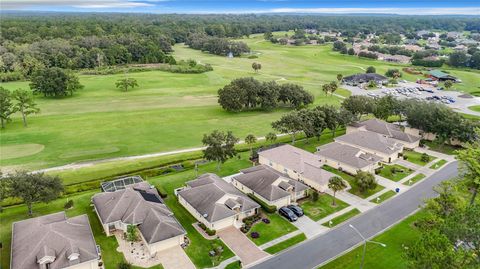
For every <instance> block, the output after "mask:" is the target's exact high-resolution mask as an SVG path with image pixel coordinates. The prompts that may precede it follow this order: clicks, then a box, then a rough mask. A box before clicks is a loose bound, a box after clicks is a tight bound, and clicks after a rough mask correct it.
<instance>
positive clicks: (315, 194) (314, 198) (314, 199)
mask: <svg viewBox="0 0 480 269" xmlns="http://www.w3.org/2000/svg"><path fill="white" fill-rule="evenodd" d="M316 201H318V192H316V191H313V192H312V202H316Z"/></svg>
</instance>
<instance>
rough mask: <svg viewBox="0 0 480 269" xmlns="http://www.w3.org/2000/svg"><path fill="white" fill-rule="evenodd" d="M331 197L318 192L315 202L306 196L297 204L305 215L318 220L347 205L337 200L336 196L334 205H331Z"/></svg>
mask: <svg viewBox="0 0 480 269" xmlns="http://www.w3.org/2000/svg"><path fill="white" fill-rule="evenodd" d="M332 199H333V197H332V196H331V195H328V194H326V193H324V194H320V195H319V196H318V200H317V201H315V202H314V201H312V200H311V199H310V198H306V199H303V200H302V201H299V204H300V206H301V207H302V209H303V212H304V213H305V215H307V216H308V217H309V218H311V219H313V220H315V221H318V220H320V219H322V218H324V217H326V216H328V215H330V214H332V213H335V212H337V211H340V210H342V209H344V208H345V207H347V206H349V204H347V203H345V202H344V201H342V200H339V199H338V198H337V199H335V201H336V206H332Z"/></svg>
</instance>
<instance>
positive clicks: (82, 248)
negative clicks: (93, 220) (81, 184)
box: [10, 212, 99, 269]
mask: <svg viewBox="0 0 480 269" xmlns="http://www.w3.org/2000/svg"><path fill="white" fill-rule="evenodd" d="M98 260H99V254H98V251H97V244H96V243H95V239H94V238H93V234H92V229H91V228H90V223H89V221H88V216H87V215H80V216H76V217H73V218H68V217H67V216H66V215H65V212H58V213H54V214H50V215H45V216H41V217H37V218H32V219H27V220H23V221H19V222H15V223H13V228H12V251H11V259H10V268H11V269H48V268H50V269H67V268H68V269H96V268H99V267H98V262H99V261H98Z"/></svg>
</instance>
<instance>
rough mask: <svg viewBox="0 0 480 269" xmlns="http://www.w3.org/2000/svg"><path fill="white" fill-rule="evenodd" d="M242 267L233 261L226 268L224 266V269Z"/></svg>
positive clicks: (238, 268) (238, 262)
mask: <svg viewBox="0 0 480 269" xmlns="http://www.w3.org/2000/svg"><path fill="white" fill-rule="evenodd" d="M240 268H242V266H241V265H240V261H234V262H232V263H230V264H228V265H227V266H225V269H240Z"/></svg>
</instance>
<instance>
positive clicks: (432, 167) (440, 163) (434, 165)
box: [430, 159, 447, 169]
mask: <svg viewBox="0 0 480 269" xmlns="http://www.w3.org/2000/svg"><path fill="white" fill-rule="evenodd" d="M446 163H447V161H446V160H443V159H442V160H440V161H438V162H436V163H434V164H432V166H430V168H431V169H438V168H440V167H442V166H443V165H444V164H446Z"/></svg>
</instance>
